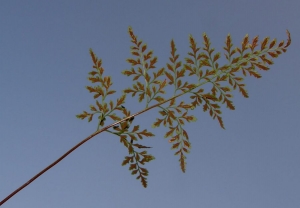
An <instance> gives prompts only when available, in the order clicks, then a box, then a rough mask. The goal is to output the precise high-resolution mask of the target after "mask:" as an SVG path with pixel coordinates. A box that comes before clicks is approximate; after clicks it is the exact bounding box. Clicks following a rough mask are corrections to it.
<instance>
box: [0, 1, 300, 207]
mask: <svg viewBox="0 0 300 208" xmlns="http://www.w3.org/2000/svg"><path fill="white" fill-rule="evenodd" d="M299 10H300V2H299V1H298V0H288V1H284V2H283V1H279V0H265V1H259V0H253V1H243V0H235V1H229V0H228V1H224V0H213V1H201V0H200V1H199V0H198V1H196V0H193V1H192V0H185V1H179V0H173V1H158V0H152V1H144V0H139V1H138V0H134V1H133V0H132V1H130V0H128V1H114V0H111V1H95V0H89V1H79V0H74V1H38V0H29V1H21V0H11V1H5V0H3V1H1V3H0V124H1V125H0V132H1V137H0V198H1V199H0V200H2V199H3V198H5V197H6V196H7V195H8V194H10V193H11V192H12V191H14V190H15V189H16V188H18V187H19V186H20V185H22V184H23V183H25V182H26V181H27V180H29V179H30V178H31V177H32V176H33V175H35V174H36V173H38V172H39V171H40V170H41V169H43V168H44V167H46V166H47V165H48V164H50V163H51V162H53V161H54V160H55V159H57V158H58V157H59V156H61V155H62V154H63V153H64V152H66V151H67V150H68V149H69V148H71V147H72V146H73V145H75V144H76V143H78V142H79V141H81V140H82V139H84V138H85V137H87V136H88V135H90V134H91V133H93V132H94V131H95V130H96V125H97V123H96V122H91V123H88V122H87V121H86V120H84V121H82V120H79V119H77V118H76V117H75V115H76V114H79V113H81V112H82V111H83V110H89V105H90V104H94V103H95V101H94V99H93V98H92V94H90V93H88V91H87V90H86V89H85V86H87V85H90V83H89V81H88V80H87V76H88V72H90V71H91V70H92V68H91V67H92V61H91V58H90V55H89V48H92V49H93V50H94V52H95V53H96V55H97V56H98V57H99V58H101V59H102V61H103V67H104V69H105V75H111V76H112V81H113V83H114V84H113V88H114V89H115V90H117V91H118V93H119V94H118V95H120V93H121V90H123V89H124V88H126V87H129V86H131V85H132V78H131V77H125V76H124V75H122V74H121V71H123V70H124V69H130V65H129V64H128V63H127V62H126V59H127V58H129V57H130V56H131V55H130V46H131V43H130V38H129V36H128V33H127V29H128V26H132V28H133V30H134V32H135V34H136V35H137V36H138V38H140V39H142V40H143V41H145V42H146V43H147V44H148V48H150V49H153V51H154V55H156V56H158V64H157V67H158V68H161V67H164V66H165V64H166V62H167V61H168V57H169V54H170V41H171V39H174V41H175V43H176V47H177V52H178V53H179V54H180V55H181V58H183V57H185V56H186V53H187V52H188V50H189V48H188V46H189V43H188V36H189V34H192V35H193V36H194V38H195V39H196V41H197V42H198V43H199V44H201V43H202V42H203V40H202V33H203V32H206V34H207V35H208V36H209V38H210V40H211V43H212V45H213V47H215V48H216V51H221V52H222V54H223V53H224V52H223V49H222V47H223V46H224V41H225V38H226V36H227V34H228V33H230V34H231V37H232V39H233V42H234V43H235V44H236V46H240V43H241V41H242V39H243V37H244V36H245V35H246V34H249V37H250V39H252V38H253V37H254V36H256V35H259V37H260V38H261V39H262V38H264V37H266V36H270V37H271V38H272V39H273V38H277V40H278V41H280V40H286V39H287V36H286V29H288V30H289V31H290V33H291V37H292V44H291V46H290V47H289V48H288V51H287V53H285V54H283V55H281V56H280V57H279V58H276V59H274V62H275V64H274V65H273V66H271V70H270V71H268V72H262V76H263V77H262V78H261V79H255V78H253V77H249V76H248V77H247V78H246V88H247V90H248V92H249V95H250V97H249V98H247V99H245V98H243V97H242V96H241V95H240V94H239V93H234V99H233V102H234V105H235V107H236V110H235V111H230V110H228V109H226V108H225V106H223V108H222V111H223V114H222V115H223V120H224V123H225V128H226V130H223V129H221V128H220V126H219V124H218V122H217V121H216V120H213V119H211V117H210V116H209V115H208V113H207V112H203V111H202V109H201V108H198V109H196V110H195V112H194V115H195V116H197V118H198V121H197V122H195V123H191V124H189V125H187V126H186V128H187V130H188V132H189V137H190V141H191V143H192V149H191V153H190V154H188V155H187V171H186V173H182V172H181V170H180V167H179V163H178V159H179V158H178V157H176V156H174V151H173V150H170V147H171V146H170V144H169V143H168V140H167V139H164V138H163V135H164V133H165V130H164V129H163V128H159V129H154V130H153V132H154V133H155V135H156V136H155V137H154V138H147V139H144V141H143V142H144V143H142V144H144V145H149V146H152V147H153V148H152V149H151V150H150V151H149V152H150V153H151V154H152V155H154V156H155V157H156V160H154V161H152V162H150V163H149V164H147V166H146V168H147V169H148V170H149V172H150V173H149V177H148V188H146V189H145V188H143V187H142V185H141V183H140V182H139V181H138V180H136V179H135V177H134V176H132V175H131V174H130V172H129V171H128V167H127V166H125V167H123V166H121V163H122V161H123V159H124V156H126V155H127V154H128V152H127V150H126V149H125V148H124V146H123V145H122V144H120V142H119V138H118V137H116V136H113V135H111V134H108V133H103V134H100V135H98V136H96V137H95V138H94V139H92V140H90V141H89V142H87V143H86V144H84V145H83V146H81V147H80V148H79V149H77V150H76V151H75V152H74V153H72V154H71V155H69V156H68V157H67V158H66V159H64V160H63V161H62V162H61V163H59V164H58V165H56V166H55V167H53V168H52V169H51V170H49V171H48V172H46V173H45V174H44V175H42V176H41V177H40V178H38V179H37V180H36V181H34V182H33V183H32V184H30V185H29V186H28V187H26V188H25V189H24V190H22V191H21V192H20V193H18V194H17V195H15V196H14V197H13V198H11V199H10V200H9V201H8V202H6V203H5V204H4V205H3V207H5V208H16V207H30V208H41V207H43V208H53V207H56V208H60V207H61V208H65V207H72V208H79V207H106V208H110V207H112V208H113V207H125V208H126V207H130V208H132V207H144V208H152V207H165V208H168V207H172V208H177V207H178V208H179V207H203V208H216V207H218V208H254V207H255V208H282V207H291V208H292V207H300V197H299V195H300V178H299V175H300V165H299V162H300V153H299V147H300V140H299V135H300V128H299V127H300V126H299V123H300V119H299V115H300V113H299V106H300V99H299V97H300V93H299V89H300V84H299V83H300V82H299V78H298V77H299V75H300V72H299V69H300V63H299V51H297V50H298V49H299V48H300V39H299V37H300V27H299V20H300V13H299ZM223 60H224V59H223ZM221 63H222V62H221ZM127 101H128V104H127V105H126V107H128V108H129V109H130V110H131V112H132V113H135V112H137V111H138V110H141V109H142V108H143V107H144V105H143V104H141V105H139V103H138V102H137V98H131V96H128V100H127ZM156 114H157V110H153V111H151V112H147V113H145V114H144V115H141V116H140V117H138V118H136V119H135V120H134V122H135V123H134V124H135V125H137V124H139V125H140V126H141V129H144V128H147V129H149V130H151V125H152V123H153V122H154V121H155V115H156Z"/></svg>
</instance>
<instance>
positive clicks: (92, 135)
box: [0, 88, 194, 206]
mask: <svg viewBox="0 0 300 208" xmlns="http://www.w3.org/2000/svg"><path fill="white" fill-rule="evenodd" d="M193 89H194V88H193ZM193 89H190V90H187V91H185V92H182V93H180V94H178V95H176V96H174V97H171V98H169V99H167V100H165V101H163V102H161V103H157V104H155V105H152V106H150V107H148V108H145V109H144V110H141V111H139V112H137V113H135V114H132V115H130V116H128V117H126V118H123V119H122V120H120V121H117V122H115V123H113V124H110V125H108V126H106V127H104V128H102V129H100V130H98V131H96V132H94V133H93V134H91V135H90V136H88V137H87V138H85V139H84V140H82V141H81V142H79V143H78V144H76V145H75V146H74V147H72V148H71V149H70V150H68V151H67V152H66V153H65V154H63V155H62V156H61V157H59V158H58V159H57V160H55V161H54V162H53V163H51V164H50V165H48V166H47V167H46V168H44V169H43V170H42V171H40V172H39V173H38V174H36V175H35V176H33V177H32V178H31V179H29V180H28V181H27V182H26V183H24V184H23V185H22V186H20V187H19V188H17V189H16V190H15V191H13V192H12V193H11V194H9V195H8V196H7V197H5V198H4V199H3V200H2V201H1V202H0V206H1V205H2V204H4V203H5V202H6V201H7V200H9V199H10V198H11V197H13V196H14V195H15V194H17V193H18V192H19V191H21V190H22V189H23V188H25V187H26V186H28V185H29V184H31V183H32V182H33V181H34V180H36V179H37V178H38V177H40V176H41V175H43V174H44V173H45V172H46V171H48V170H49V169H51V168H52V167H53V166H55V165H57V164H58V163H59V162H60V161H62V160H63V159H64V158H65V157H67V156H68V155H69V154H70V153H72V152H73V151H74V150H76V149H77V148H78V147H80V146H81V145H83V144H84V143H85V142H87V141H89V140H90V139H92V138H93V137H94V136H96V135H98V134H100V133H101V132H103V131H106V130H107V129H109V128H111V127H113V126H115V125H117V124H119V123H122V122H123V121H125V120H127V119H129V118H132V117H136V116H138V115H140V114H142V113H144V112H146V111H148V110H151V109H152V108H155V107H158V106H160V105H162V104H164V103H167V102H169V101H171V100H172V99H175V98H177V97H180V96H182V95H184V94H185V93H187V92H190V91H191V90H193Z"/></svg>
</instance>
